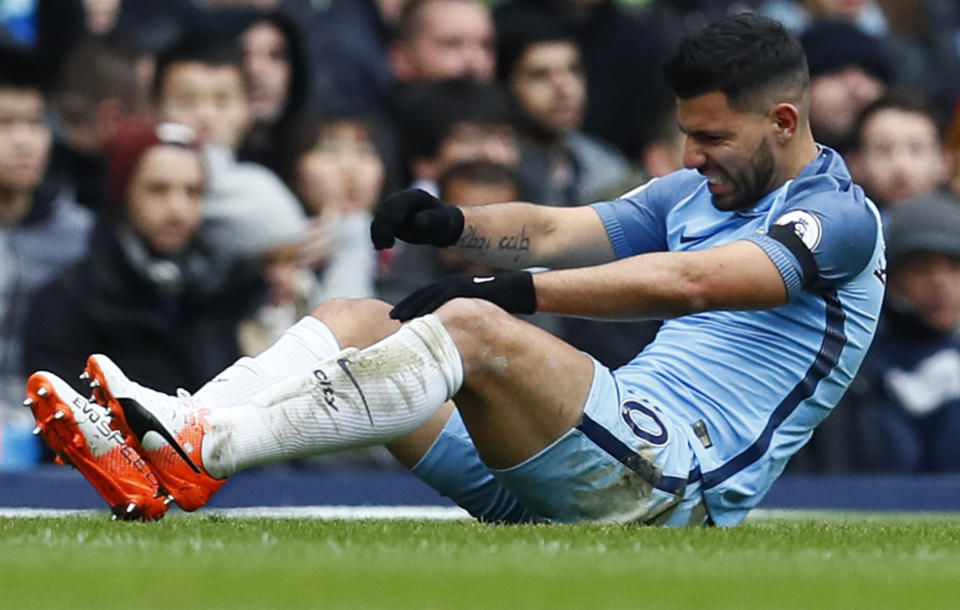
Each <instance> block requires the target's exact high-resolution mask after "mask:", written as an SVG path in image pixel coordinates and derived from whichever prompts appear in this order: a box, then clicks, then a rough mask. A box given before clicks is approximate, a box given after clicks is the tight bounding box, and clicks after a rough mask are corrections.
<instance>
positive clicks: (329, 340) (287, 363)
mask: <svg viewBox="0 0 960 610" xmlns="http://www.w3.org/2000/svg"><path fill="white" fill-rule="evenodd" d="M339 351H340V344H339V343H338V342H337V338H336V336H334V334H333V331H331V330H330V328H329V327H328V326H327V325H326V324H324V323H323V322H322V321H320V320H319V319H317V318H314V317H313V316H306V317H304V318H303V319H301V320H300V321H299V322H297V323H296V324H294V325H293V326H291V327H290V328H288V329H287V330H286V331H284V333H283V334H282V335H281V336H280V338H279V339H277V340H276V342H274V344H273V345H271V346H270V347H268V348H267V349H265V350H263V351H262V352H260V353H259V354H257V356H255V357H253V358H250V357H247V356H244V357H243V358H240V359H239V360H237V361H236V362H234V363H233V364H231V365H230V366H229V367H227V368H226V369H225V370H224V371H223V372H221V373H220V374H218V375H217V376H216V377H214V378H213V379H212V380H210V381H208V382H207V383H206V384H204V386H203V387H202V388H200V389H199V390H197V392H196V393H195V394H194V395H193V397H194V399H196V401H197V402H198V403H199V404H201V405H203V406H204V407H207V408H210V409H220V408H223V407H235V406H237V405H241V404H243V403H245V402H247V401H248V400H250V397H251V396H252V395H253V394H255V393H257V392H258V391H259V390H260V389H262V388H263V387H265V386H267V385H272V384H273V383H275V382H277V381H279V380H281V379H283V378H285V377H287V376H289V375H290V373H291V372H293V371H304V370H308V369H312V368H314V367H316V365H318V364H319V363H320V362H323V361H324V360H326V359H327V358H329V357H330V356H332V355H334V354H336V353H337V352H339Z"/></svg>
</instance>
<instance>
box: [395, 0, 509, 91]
mask: <svg viewBox="0 0 960 610" xmlns="http://www.w3.org/2000/svg"><path fill="white" fill-rule="evenodd" d="M493 42H494V29H493V18H492V17H491V15H490V9H489V8H487V7H486V6H484V5H483V4H480V3H478V2H472V1H470V0H433V1H432V2H429V3H427V4H426V6H424V7H423V9H422V14H421V16H420V20H419V25H418V27H417V28H416V30H415V31H414V32H413V33H412V36H411V37H410V38H409V39H408V40H401V41H400V42H398V43H397V45H396V46H395V47H394V52H393V66H394V71H395V73H396V75H397V78H398V79H399V80H400V81H402V82H408V83H409V82H419V81H429V80H440V79H446V78H458V77H467V78H473V79H476V80H478V81H482V82H490V81H492V80H493V76H494V68H495V59H494V47H493Z"/></svg>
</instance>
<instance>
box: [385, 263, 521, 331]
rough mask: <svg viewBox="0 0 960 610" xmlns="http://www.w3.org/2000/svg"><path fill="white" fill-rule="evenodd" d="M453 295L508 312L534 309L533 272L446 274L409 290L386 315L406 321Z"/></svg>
mask: <svg viewBox="0 0 960 610" xmlns="http://www.w3.org/2000/svg"><path fill="white" fill-rule="evenodd" d="M457 297H467V298H473V299H484V300H487V301H490V302H491V303H494V304H496V305H499V306H500V307H502V308H503V309H505V310H506V311H508V312H510V313H533V312H534V311H536V309H537V294H536V291H535V290H534V287H533V274H531V273H530V272H529V271H509V272H506V273H497V274H494V275H485V276H477V275H465V274H457V275H450V276H447V277H445V278H443V279H442V280H440V281H438V282H434V283H433V284H428V285H426V286H424V287H423V288H418V289H417V290H415V291H413V292H412V293H411V294H410V295H409V296H407V297H406V298H404V299H403V300H402V301H400V302H399V303H397V306H396V307H394V308H393V309H392V310H390V317H391V318H393V319H394V320H400V321H401V322H406V321H407V320H412V319H413V318H416V317H418V316H422V315H426V314H428V313H430V312H432V311H434V310H435V309H436V308H438V307H440V306H441V305H443V304H444V303H446V302H447V301H449V300H451V299H455V298H457Z"/></svg>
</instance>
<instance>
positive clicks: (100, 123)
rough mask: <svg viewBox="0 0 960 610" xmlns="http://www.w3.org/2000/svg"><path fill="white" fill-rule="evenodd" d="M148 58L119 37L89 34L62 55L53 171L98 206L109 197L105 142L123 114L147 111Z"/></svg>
mask: <svg viewBox="0 0 960 610" xmlns="http://www.w3.org/2000/svg"><path fill="white" fill-rule="evenodd" d="M152 61H153V59H152V57H150V56H149V55H145V54H143V53H141V52H140V51H138V50H136V49H134V48H133V47H131V46H130V45H128V44H127V43H125V42H123V41H121V40H120V39H117V38H88V39H86V40H83V41H81V42H80V43H79V44H78V45H77V46H76V47H75V48H74V49H73V50H72V51H71V52H70V55H69V56H68V57H67V58H66V59H65V61H64V63H63V67H62V69H61V71H60V75H59V77H58V79H57V85H56V94H55V97H54V109H55V110H56V114H57V118H58V120H59V123H58V125H59V128H60V129H59V134H58V138H57V140H56V142H55V144H54V148H53V159H52V162H51V174H52V175H53V179H55V180H57V181H59V182H60V183H61V188H66V189H71V190H73V191H74V192H75V193H76V198H77V201H79V202H80V203H82V204H83V205H85V206H87V207H88V208H90V209H92V210H97V209H98V208H99V207H100V206H101V205H103V204H104V203H105V201H106V196H107V184H106V181H107V160H106V154H105V152H104V143H105V142H106V140H108V139H109V138H110V137H111V136H112V135H113V133H114V131H115V130H116V129H117V126H118V125H119V124H120V123H121V122H122V121H123V120H124V119H125V118H127V117H130V116H133V115H136V114H141V113H143V112H145V111H146V106H147V100H148V96H149V78H148V77H149V75H150V73H151V71H152Z"/></svg>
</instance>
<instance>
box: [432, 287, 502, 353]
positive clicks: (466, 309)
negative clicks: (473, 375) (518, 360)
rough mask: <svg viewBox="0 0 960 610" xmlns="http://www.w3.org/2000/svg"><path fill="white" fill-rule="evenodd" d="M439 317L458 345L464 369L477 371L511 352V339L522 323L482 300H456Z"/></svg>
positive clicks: (444, 307) (445, 306) (442, 310)
mask: <svg viewBox="0 0 960 610" xmlns="http://www.w3.org/2000/svg"><path fill="white" fill-rule="evenodd" d="M436 315H437V316H438V317H439V318H440V320H441V322H443V325H444V327H445V328H446V329H447V332H449V333H450V335H451V336H452V337H453V340H454V342H455V343H456V344H457V348H458V349H459V350H460V357H461V359H462V360H463V363H464V366H466V367H467V368H469V369H473V370H476V368H477V367H479V366H483V365H486V364H490V363H492V362H495V361H496V360H497V359H496V358H493V356H495V355H496V354H505V353H506V352H507V351H509V339H510V336H511V333H514V332H515V331H516V329H515V328H514V327H515V326H516V325H517V324H518V320H517V319H516V318H514V317H513V316H511V315H510V314H508V313H507V312H506V311H504V310H503V309H501V308H499V307H497V306H496V305H494V304H493V303H490V302H489V301H485V300H482V299H453V300H452V301H449V302H447V303H445V304H444V305H443V306H441V307H440V308H439V309H437V311H436Z"/></svg>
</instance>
